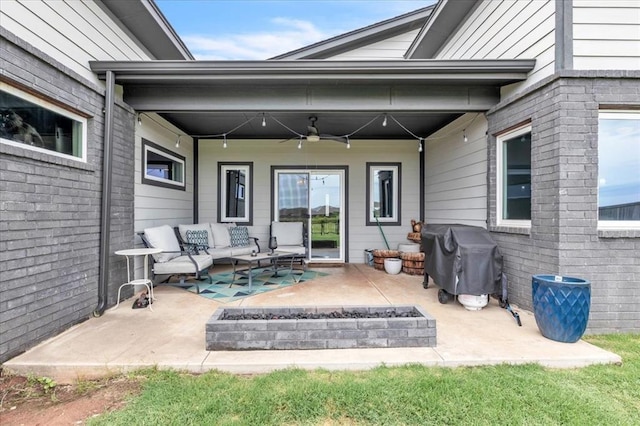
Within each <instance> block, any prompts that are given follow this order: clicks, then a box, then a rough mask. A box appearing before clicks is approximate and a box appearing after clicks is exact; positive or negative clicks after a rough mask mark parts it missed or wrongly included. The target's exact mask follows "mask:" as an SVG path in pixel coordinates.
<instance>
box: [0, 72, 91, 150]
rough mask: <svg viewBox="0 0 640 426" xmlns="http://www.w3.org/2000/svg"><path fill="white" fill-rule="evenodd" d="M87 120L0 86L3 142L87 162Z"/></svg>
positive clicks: (0, 122) (1, 134)
mask: <svg viewBox="0 0 640 426" xmlns="http://www.w3.org/2000/svg"><path fill="white" fill-rule="evenodd" d="M86 128H87V120H86V118H83V117H80V116H79V115H77V114H74V113H72V112H70V111H67V110H65V109H63V108H61V107H59V106H56V105H54V104H52V103H49V102H46V101H44V100H43V99H40V98H38V97H36V96H33V95H31V94H28V93H25V92H22V91H21V90H19V89H17V88H15V87H13V86H9V85H8V84H6V83H1V82H0V141H2V143H7V144H10V145H16V146H20V147H22V148H26V149H30V150H35V151H45V152H48V153H51V154H53V155H57V156H61V157H66V158H72V159H74V160H82V161H86V148H85V145H86V139H87V138H86Z"/></svg>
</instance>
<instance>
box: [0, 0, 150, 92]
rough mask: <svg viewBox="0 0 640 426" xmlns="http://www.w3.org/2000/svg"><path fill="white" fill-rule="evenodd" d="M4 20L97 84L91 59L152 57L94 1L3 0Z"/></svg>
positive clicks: (1, 13)
mask: <svg viewBox="0 0 640 426" xmlns="http://www.w3.org/2000/svg"><path fill="white" fill-rule="evenodd" d="M0 21H1V22H2V26H3V27H4V28H6V29H7V30H8V31H10V32H12V33H13V34H14V35H16V36H17V37H19V38H21V39H22V40H24V41H26V42H27V43H29V44H31V45H32V46H34V47H35V48H37V49H39V50H41V51H43V52H46V54H47V55H49V56H51V57H53V58H55V59H56V60H58V61H60V62H61V63H63V64H64V65H65V66H67V67H69V68H70V69H71V70H73V71H75V72H77V73H78V74H80V75H81V76H82V77H84V78H86V79H88V80H90V81H92V82H95V83H97V82H98V80H97V78H96V76H95V75H94V74H93V73H92V72H91V70H90V68H89V61H90V60H126V59H131V60H137V59H150V57H149V55H148V54H146V53H145V52H144V51H143V50H142V49H140V47H139V46H137V45H136V43H135V42H134V41H133V40H132V39H131V37H130V36H128V35H127V34H126V33H124V32H123V31H122V30H120V29H119V28H118V27H117V26H116V25H113V23H112V22H110V18H109V17H108V16H107V15H106V14H105V12H104V11H103V10H102V9H100V7H98V6H97V5H96V4H95V3H94V2H92V1H87V2H85V1H83V2H80V1H68V2H63V1H47V2H44V1H18V0H2V7H0ZM25 23H29V24H28V25H27V24H25Z"/></svg>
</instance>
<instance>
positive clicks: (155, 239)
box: [139, 225, 213, 293]
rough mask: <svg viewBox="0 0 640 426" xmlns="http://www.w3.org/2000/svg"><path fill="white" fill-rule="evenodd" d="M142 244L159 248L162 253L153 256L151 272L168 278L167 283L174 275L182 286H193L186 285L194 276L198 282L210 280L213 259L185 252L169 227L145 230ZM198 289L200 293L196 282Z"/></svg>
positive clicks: (202, 254) (203, 254)
mask: <svg viewBox="0 0 640 426" xmlns="http://www.w3.org/2000/svg"><path fill="white" fill-rule="evenodd" d="M139 235H140V238H141V239H142V242H143V243H144V245H145V246H146V247H149V248H159V249H161V250H162V253H159V254H154V255H152V258H153V266H152V268H151V270H152V271H153V274H154V276H155V275H158V276H165V275H166V276H167V278H166V280H165V282H166V281H168V280H169V278H171V276H173V275H177V276H178V277H179V278H180V284H172V285H180V286H191V285H193V284H191V283H189V284H185V279H186V278H187V277H188V276H194V277H195V278H196V279H197V280H200V279H202V278H205V277H206V278H208V279H209V283H211V282H212V281H211V276H210V275H209V268H210V267H211V266H212V265H213V257H211V255H209V254H207V253H199V254H194V253H190V252H188V251H184V250H183V249H182V247H181V245H180V243H179V241H178V237H177V236H176V233H175V232H174V230H173V229H172V228H171V227H170V226H169V225H162V226H158V227H153V228H145V230H144V232H141V233H139ZM195 285H196V289H197V291H198V293H199V292H200V287H199V285H198V283H197V282H196V284H195Z"/></svg>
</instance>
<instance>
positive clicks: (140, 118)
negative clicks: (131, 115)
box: [138, 114, 142, 126]
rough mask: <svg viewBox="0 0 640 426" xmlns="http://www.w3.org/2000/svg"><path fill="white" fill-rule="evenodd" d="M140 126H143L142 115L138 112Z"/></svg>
mask: <svg viewBox="0 0 640 426" xmlns="http://www.w3.org/2000/svg"><path fill="white" fill-rule="evenodd" d="M138 126H142V117H140V114H138Z"/></svg>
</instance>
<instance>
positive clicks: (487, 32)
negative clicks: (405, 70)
mask: <svg viewBox="0 0 640 426" xmlns="http://www.w3.org/2000/svg"><path fill="white" fill-rule="evenodd" d="M554 28H555V2H554V1H549V0H547V1H541V0H536V1H510V0H505V1H497V0H485V1H483V2H481V3H480V4H479V5H478V7H477V8H476V9H475V10H474V11H473V12H472V14H471V15H470V16H469V18H468V19H467V20H466V21H464V22H463V23H462V25H461V26H460V28H458V29H457V31H456V32H455V34H454V36H453V37H452V38H451V39H450V40H449V41H448V42H447V43H446V44H445V45H444V46H443V48H442V49H441V50H440V51H439V52H438V53H437V55H436V58H437V59H536V65H535V68H534V69H533V70H532V71H531V72H530V73H529V76H528V79H527V81H526V82H524V83H518V84H515V85H511V86H508V87H507V88H506V89H505V90H503V95H504V96H506V95H507V94H509V93H512V92H513V91H515V90H520V89H521V88H523V87H525V86H530V85H531V84H533V83H535V82H537V81H540V80H542V79H543V78H544V77H547V76H549V75H551V74H553V72H554V67H555V66H554V62H555V56H554V46H555V32H554Z"/></svg>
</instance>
